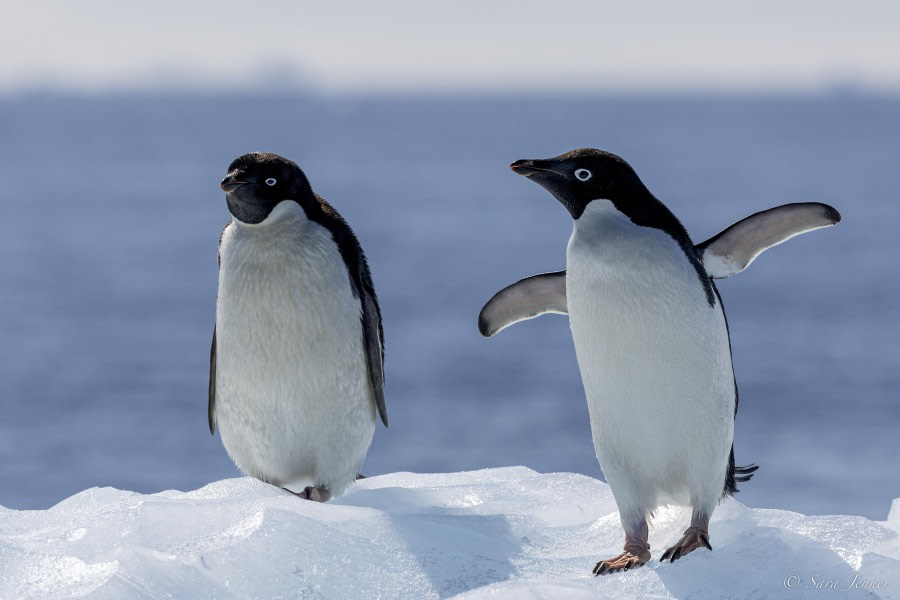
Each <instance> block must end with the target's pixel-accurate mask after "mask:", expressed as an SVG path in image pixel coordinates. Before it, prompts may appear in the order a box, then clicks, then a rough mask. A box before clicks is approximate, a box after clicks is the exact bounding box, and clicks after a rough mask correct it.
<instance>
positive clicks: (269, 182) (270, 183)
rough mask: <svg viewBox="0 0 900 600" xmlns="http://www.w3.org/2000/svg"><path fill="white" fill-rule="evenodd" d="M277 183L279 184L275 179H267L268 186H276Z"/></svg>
mask: <svg viewBox="0 0 900 600" xmlns="http://www.w3.org/2000/svg"><path fill="white" fill-rule="evenodd" d="M276 183H278V180H277V179H275V178H274V177H269V178H268V179H266V185H268V186H270V187H271V186H273V185H275V184H276Z"/></svg>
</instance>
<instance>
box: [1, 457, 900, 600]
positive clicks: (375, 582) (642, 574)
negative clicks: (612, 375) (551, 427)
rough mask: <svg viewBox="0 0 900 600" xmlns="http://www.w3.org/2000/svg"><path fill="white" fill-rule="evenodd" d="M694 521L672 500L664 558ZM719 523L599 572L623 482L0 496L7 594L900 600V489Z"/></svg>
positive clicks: (504, 472)
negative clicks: (879, 507) (834, 507)
mask: <svg viewBox="0 0 900 600" xmlns="http://www.w3.org/2000/svg"><path fill="white" fill-rule="evenodd" d="M689 520H690V514H689V512H688V509H686V508H676V507H668V508H663V509H661V510H660V511H659V514H658V515H657V517H656V520H655V524H654V527H653V529H652V530H651V535H650V544H651V547H652V548H653V550H654V554H655V556H659V554H660V553H661V550H662V549H664V548H666V547H667V546H668V545H670V544H672V543H673V542H674V541H675V540H677V539H678V538H679V537H680V534H681V531H682V530H683V529H684V528H685V527H686V526H687V524H688V521H689ZM710 535H711V541H712V544H713V547H714V548H715V550H714V551H713V552H709V551H706V550H698V551H696V552H694V553H693V554H691V555H689V556H687V557H685V558H683V559H681V560H680V561H678V562H676V563H674V564H669V563H666V564H661V563H659V562H657V561H656V560H654V561H653V562H652V563H650V564H649V565H648V566H646V567H642V568H639V569H636V570H633V571H629V572H626V573H617V574H613V575H608V576H604V577H593V576H592V575H591V568H592V567H593V565H594V563H595V562H596V561H597V560H598V559H600V558H608V557H610V556H612V555H614V554H617V553H618V552H619V549H620V548H621V544H622V532H621V529H620V526H619V520H618V515H617V513H616V505H615V502H614V501H613V497H612V494H611V493H610V491H609V487H608V486H607V485H606V484H604V483H603V482H600V481H597V480H594V479H591V478H589V477H585V476H583V475H575V474H570V473H551V474H539V473H536V472H534V471H531V470H529V469H526V468H524V467H511V468H504V469H489V470H484V471H473V472H468V473H452V474H434V475H420V474H412V473H395V474H392V475H384V476H380V477H372V478H370V479H366V480H362V481H360V482H359V483H358V484H357V485H356V486H355V487H354V488H353V489H352V490H351V491H350V493H348V494H347V495H346V496H344V497H343V498H340V499H338V500H336V501H333V502H330V503H328V504H318V503H315V502H309V501H304V500H300V499H298V498H296V497H294V496H291V495H289V494H287V493H285V492H282V491H281V490H279V489H277V488H274V487H272V486H269V485H266V484H263V483H261V482H259V481H256V480H254V479H249V478H241V479H228V480H224V481H219V482H216V483H212V484H210V485H207V486H206V487H204V488H201V489H199V490H196V491H193V492H187V493H184V492H175V491H168V492H162V493H159V494H151V495H141V494H136V493H132V492H124V491H119V490H115V489H111V488H103V489H98V488H94V489H90V490H86V491H84V492H81V493H80V494H77V495H75V496H72V497H71V498H69V499H67V500H64V501H63V502H60V503H59V504H57V505H56V506H54V507H53V508H50V509H49V510H41V511H15V510H9V509H4V508H0V597H2V598H42V599H43V598H47V599H52V598H70V597H89V598H169V597H175V598H328V599H332V598H348V599H363V598H410V599H420V598H448V597H458V598H460V599H465V600H474V599H480V598H490V599H495V600H501V599H502V600H506V599H509V600H513V599H515V600H532V599H533V600H537V599H542V600H545V599H546V600H552V599H563V598H565V599H567V600H568V599H575V600H578V599H581V598H585V599H587V598H629V597H630V598H647V597H659V598H683V597H703V598H722V597H739V598H774V597H790V598H818V599H821V598H826V597H835V596H830V595H829V594H830V593H834V594H838V596H837V597H841V598H857V597H865V598H900V499H898V500H894V504H893V507H892V509H891V512H890V515H889V519H888V520H887V521H884V522H875V521H870V520H868V519H864V518H862V517H852V516H804V515H801V514H798V513H793V512H787V511H782V510H763V509H750V508H747V507H745V506H743V505H742V504H740V503H739V502H737V501H734V500H728V501H726V502H724V503H722V505H721V506H720V507H719V508H718V510H717V511H716V513H715V515H714V518H713V521H712V524H711V527H710ZM847 588H849V589H847Z"/></svg>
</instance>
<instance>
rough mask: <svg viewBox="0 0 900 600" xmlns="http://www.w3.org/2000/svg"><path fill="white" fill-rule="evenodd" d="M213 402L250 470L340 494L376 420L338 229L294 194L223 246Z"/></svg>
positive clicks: (234, 452) (233, 448) (228, 439)
mask: <svg viewBox="0 0 900 600" xmlns="http://www.w3.org/2000/svg"><path fill="white" fill-rule="evenodd" d="M219 252H220V256H221V268H220V271H219V295H218V304H217V309H216V341H217V368H216V394H217V400H216V410H217V422H218V426H219V431H220V433H221V436H222V443H223V444H224V445H225V448H226V450H227V451H228V454H229V455H230V456H231V458H232V459H233V460H234V462H235V464H236V465H237V466H238V468H239V469H240V470H241V471H243V472H244V473H246V474H248V475H251V476H253V477H257V478H259V479H262V480H264V481H268V482H269V483H272V484H274V485H279V486H282V487H286V488H288V489H291V490H293V491H302V490H303V488H305V487H306V486H323V487H326V488H328V489H329V490H330V491H331V492H332V493H333V494H340V493H341V492H342V491H344V489H346V487H347V486H348V485H350V483H352V482H353V481H354V479H355V477H356V474H357V472H358V469H359V467H360V466H361V464H362V462H363V459H364V458H365V454H366V452H367V451H368V448H369V445H370V444H371V442H372V435H373V433H374V428H375V409H374V400H373V398H372V394H371V390H370V387H369V382H368V377H367V367H366V362H365V352H364V349H363V338H362V326H361V324H360V316H361V308H360V302H359V300H358V299H357V298H355V297H354V296H353V292H352V288H351V285H350V279H349V277H348V274H347V270H346V267H345V265H344V262H343V260H342V259H341V256H340V252H339V250H338V247H337V245H336V244H335V242H334V240H333V238H332V236H331V233H330V232H329V231H328V230H327V229H325V228H324V227H322V226H320V225H318V224H316V223H314V222H312V221H309V220H308V219H307V218H306V215H305V213H304V211H303V209H302V208H301V207H300V205H298V204H297V203H296V202H293V201H284V202H281V203H280V204H279V205H278V206H276V207H275V209H274V210H273V211H272V213H271V214H270V215H269V217H268V218H267V219H266V220H265V221H263V222H262V223H259V224H257V225H247V224H243V223H240V222H238V221H233V222H232V226H230V227H228V228H227V230H226V231H225V234H224V236H223V238H222V243H221V245H220V249H219Z"/></svg>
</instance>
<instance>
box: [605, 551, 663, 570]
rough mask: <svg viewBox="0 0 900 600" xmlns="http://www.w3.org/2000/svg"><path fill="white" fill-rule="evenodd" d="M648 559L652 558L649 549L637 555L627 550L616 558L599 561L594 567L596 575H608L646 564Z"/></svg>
mask: <svg viewBox="0 0 900 600" xmlns="http://www.w3.org/2000/svg"><path fill="white" fill-rule="evenodd" d="M648 560H650V551H649V550H644V551H643V552H640V553H639V554H637V555H635V554H632V553H631V552H628V551H627V550H626V551H625V552H623V553H622V554H620V555H618V556H616V557H614V558H610V559H608V560H601V561H600V562H598V563H597V566H596V567H594V575H606V574H607V573H615V572H616V571H627V570H629V569H633V568H634V567H639V566H641V565H643V564H646V563H647V561H648Z"/></svg>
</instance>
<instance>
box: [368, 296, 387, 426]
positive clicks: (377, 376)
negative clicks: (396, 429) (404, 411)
mask: <svg viewBox="0 0 900 600" xmlns="http://www.w3.org/2000/svg"><path fill="white" fill-rule="evenodd" d="M362 307H363V316H362V326H363V341H364V342H365V346H366V366H367V367H368V370H369V383H370V384H371V386H372V393H373V394H374V395H375V407H376V408H377V409H378V414H379V415H380V416H381V422H382V423H384V426H385V427H387V424H388V418H387V406H386V405H385V402H384V344H383V343H382V341H381V339H382V338H381V311H379V309H378V304H377V301H376V300H375V299H374V297H373V296H372V295H370V294H369V293H368V292H367V291H365V290H364V291H363V294H362Z"/></svg>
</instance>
